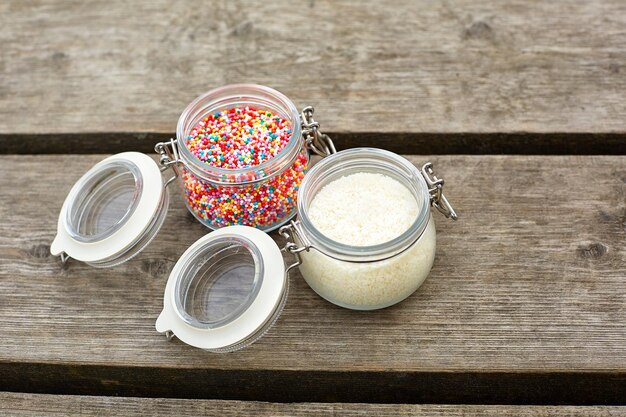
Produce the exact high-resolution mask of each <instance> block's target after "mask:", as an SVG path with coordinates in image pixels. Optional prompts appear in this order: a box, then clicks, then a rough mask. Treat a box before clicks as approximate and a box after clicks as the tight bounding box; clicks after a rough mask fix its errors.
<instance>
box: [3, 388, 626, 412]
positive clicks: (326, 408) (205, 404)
mask: <svg viewBox="0 0 626 417" xmlns="http://www.w3.org/2000/svg"><path fill="white" fill-rule="evenodd" d="M0 411H3V412H4V413H6V415H10V416H15V417H18V416H39V415H46V416H66V415H80V416H126V417H132V416H147V415H150V416H154V417H159V416H167V417H170V416H172V415H175V416H180V417H187V416H189V417H198V416H215V417H229V416H241V415H247V416H257V417H266V416H267V417H269V416H272V417H282V416H285V417H286V416H294V417H298V416H302V417H305V416H320V415H332V416H337V417H341V416H345V417H348V416H388V417H395V416H422V417H440V416H449V417H478V416H484V417H496V416H501V417H505V416H518V417H544V416H553V417H561V416H567V417H574V416H585V417H603V416H607V417H608V416H613V417H617V416H626V408H625V407H532V406H472V405H405V404H393V405H392V404H340V403H333V404H320V403H294V404H275V403H262V402H244V401H215V400H212V401H210V400H176V399H163V398H119V397H87V396H63V395H41V394H40V395H34V394H20V393H9V392H3V393H0Z"/></svg>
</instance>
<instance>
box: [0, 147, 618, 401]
mask: <svg viewBox="0 0 626 417" xmlns="http://www.w3.org/2000/svg"><path fill="white" fill-rule="evenodd" d="M101 158H103V156H102V155H93V156H75V155H66V156H3V157H1V158H0V164H1V166H2V167H3V169H2V171H3V183H2V200H1V202H0V334H2V335H3V342H2V344H0V372H1V374H2V375H3V378H2V379H0V385H1V386H0V389H4V390H24V391H31V390H35V391H40V392H43V391H46V390H50V392H55V393H93V392H105V393H110V394H121V395H132V396H135V395H144V396H146V395H147V396H155V395H156V396H184V397H187V398H189V397H210V398H216V397H219V398H224V399H261V400H272V401H307V400H309V401H310V400H314V401H361V402H372V401H374V402H442V401H443V402H448V403H452V402H454V403H459V402H463V403H468V402H470V403H476V402H481V401H482V402H485V403H493V402H499V403H502V402H503V401H505V400H506V401H510V402H512V403H521V402H530V403H536V404H541V403H543V404H555V403H560V402H561V403H562V402H570V403H577V404H584V403H599V402H604V401H607V402H609V403H620V402H624V401H625V400H626V326H625V324H624V323H626V309H625V306H626V287H625V286H624V282H625V281H624V280H625V278H626V269H625V264H626V263H625V261H626V201H625V200H626V198H625V195H626V164H625V158H624V157H615V156H613V157H609V156H605V157H591V156H588V157H576V156H562V157H556V156H553V157H523V156H437V157H433V158H432V160H433V162H434V163H435V166H436V168H437V171H438V172H440V173H441V175H442V176H443V177H444V178H445V179H446V188H447V194H448V196H449V198H450V200H451V201H452V202H453V204H454V205H455V208H456V209H457V210H458V212H459V213H460V216H461V218H460V220H459V222H457V223H452V222H449V221H445V220H444V219H442V218H437V226H438V245H439V246H438V255H437V259H436V261H435V266H434V268H433V271H432V273H431V276H430V277H429V279H428V280H427V281H426V283H425V284H424V285H423V286H422V288H421V289H420V290H419V291H418V292H417V293H415V294H414V295H413V296H411V297H409V298H408V299H407V300H406V301H404V302H403V303H401V304H400V305H397V306H395V307H392V308H389V309H385V310H382V311H376V312H369V313H363V312H355V311H348V310H345V309H341V308H338V307H335V306H333V305H331V304H329V303H327V302H325V301H324V300H322V299H320V298H319V297H318V296H316V295H315V294H314V293H313V291H312V290H310V289H309V288H308V287H307V285H306V283H305V282H304V281H303V280H302V278H301V276H300V275H299V274H297V273H296V274H294V275H293V277H292V286H291V293H290V298H289V300H288V303H287V306H286V308H285V311H284V313H283V315H282V317H281V318H280V319H279V321H278V322H277V325H276V326H275V327H274V328H273V329H272V330H271V331H270V332H269V333H268V334H267V336H266V337H265V338H264V339H262V340H261V341H260V342H258V343H256V344H255V345H253V346H251V347H250V348H248V349H246V350H244V351H241V352H237V353H233V354H227V355H216V354H209V353H206V352H203V351H200V350H197V349H193V348H190V347H188V346H186V345H184V344H182V343H180V342H179V341H175V342H172V343H170V342H167V341H166V340H165V337H163V336H162V335H159V334H157V333H156V331H155V330H154V321H155V319H156V317H157V315H158V314H159V312H160V310H161V308H162V295H163V289H164V286H165V281H166V279H167V276H168V273H169V271H170V269H171V267H172V266H173V264H174V262H175V261H176V259H177V258H178V257H179V256H180V255H181V254H182V252H183V251H184V250H185V249H186V248H187V247H188V246H189V245H190V244H191V243H192V242H194V241H195V240H196V239H198V238H199V237H200V236H202V235H203V234H205V233H206V232H207V230H206V229H205V228H203V227H202V226H201V225H200V224H198V223H197V222H195V221H193V220H192V218H191V216H190V215H189V214H188V213H187V211H186V209H185V208H184V205H183V203H182V198H179V197H178V196H177V195H176V193H174V195H173V197H172V203H171V209H170V213H169V215H168V218H167V220H166V222H165V224H164V227H163V230H162V232H161V233H160V234H159V235H158V236H157V238H156V240H155V241H154V242H153V243H152V244H151V245H150V246H149V247H148V248H147V249H146V251H145V252H144V253H143V254H142V255H140V256H139V257H138V258H136V259H134V260H132V261H130V262H128V263H127V264H124V265H122V266H120V267H116V268H112V269H94V268H91V267H89V266H86V265H82V264H80V263H77V262H70V263H69V264H68V265H67V266H66V267H63V266H62V265H61V264H60V262H59V261H58V260H57V259H54V258H51V257H50V256H49V252H48V251H49V246H48V245H49V244H50V242H51V240H52V238H53V236H54V233H55V228H56V218H57V216H58V212H59V210H60V207H61V204H62V202H63V199H64V198H65V195H66V193H67V192H68V191H69V189H70V187H71V185H72V183H73V182H74V181H75V180H76V179H78V178H79V177H80V175H81V174H82V173H83V172H84V171H85V170H86V169H88V168H89V167H90V166H91V165H92V164H94V163H95V162H97V161H98V160H100V159H101ZM410 159H411V160H412V161H414V162H415V163H416V164H418V163H421V162H424V161H425V160H426V159H427V158H425V157H415V156H413V157H410ZM268 383H271V384H272V387H271V389H270V388H268Z"/></svg>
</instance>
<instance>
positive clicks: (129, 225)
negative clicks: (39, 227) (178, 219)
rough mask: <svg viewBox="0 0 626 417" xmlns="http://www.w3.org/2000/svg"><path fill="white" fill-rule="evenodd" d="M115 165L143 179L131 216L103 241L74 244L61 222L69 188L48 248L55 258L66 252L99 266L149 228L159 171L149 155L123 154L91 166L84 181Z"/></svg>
mask: <svg viewBox="0 0 626 417" xmlns="http://www.w3.org/2000/svg"><path fill="white" fill-rule="evenodd" d="M118 161H123V162H129V163H131V164H133V165H135V166H136V167H137V168H138V169H139V172H140V173H141V176H142V181H143V186H142V191H141V196H140V197H139V200H138V203H137V206H136V207H135V210H134V211H133V213H132V214H131V215H130V217H129V218H128V220H127V221H126V222H125V223H124V224H123V225H121V226H120V228H119V229H118V230H117V231H115V232H114V233H113V234H112V235H110V236H108V237H106V238H104V239H102V240H99V241H95V242H81V241H79V240H76V239H74V238H73V237H72V236H71V234H70V233H69V232H68V230H67V229H66V226H65V223H64V221H63V219H64V218H65V216H66V211H67V209H68V206H69V203H70V196H71V195H72V194H73V191H74V188H72V191H70V193H69V194H68V197H67V198H66V199H65V202H64V203H63V207H62V208H61V213H60V214H59V222H58V224H57V235H56V237H55V238H54V241H53V242H52V245H51V246H50V252H51V253H52V255H55V256H58V255H60V254H61V253H63V252H65V253H66V254H67V255H68V256H69V257H71V258H74V259H76V260H78V261H82V262H98V261H102V260H104V259H109V258H112V257H115V256H116V255H119V254H122V253H124V252H125V251H126V249H128V248H129V247H130V246H131V245H132V244H133V243H134V242H136V241H137V239H138V238H139V237H140V236H141V235H142V233H144V231H145V230H146V228H147V227H148V226H149V225H150V223H151V221H152V219H153V217H154V216H155V215H156V211H157V210H158V208H159V204H160V201H161V199H162V197H163V193H164V190H165V189H164V186H163V178H162V176H161V172H160V170H159V167H158V166H157V164H156V162H154V161H153V160H152V158H150V157H149V156H148V155H145V154H143V153H140V152H124V153H120V154H117V155H113V156H110V157H108V158H106V159H105V160H103V161H100V162H99V163H97V164H96V165H94V166H93V167H92V168H91V169H90V170H89V171H87V172H86V173H85V175H84V176H83V178H84V177H87V176H89V175H91V174H92V173H93V172H94V171H97V170H99V169H101V168H102V167H103V166H105V165H110V164H111V163H114V162H118ZM77 185H78V183H77V184H76V185H74V187H77Z"/></svg>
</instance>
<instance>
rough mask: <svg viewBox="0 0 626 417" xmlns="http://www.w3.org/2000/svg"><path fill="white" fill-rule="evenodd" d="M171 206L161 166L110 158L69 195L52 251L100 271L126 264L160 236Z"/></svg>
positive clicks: (131, 155) (134, 155)
mask: <svg viewBox="0 0 626 417" xmlns="http://www.w3.org/2000/svg"><path fill="white" fill-rule="evenodd" d="M168 201H169V199H168V195H167V191H166V189H165V187H164V186H163V179H162V177H161V172H160V170H159V167H158V166H157V164H156V163H155V162H154V161H153V160H152V159H151V158H150V157H149V156H147V155H145V154H142V153H139V152H124V153H120V154H117V155H113V156H110V157H108V158H106V159H105V160H103V161H101V162H99V163H98V164H96V165H95V166H93V167H92V168H91V169H90V170H89V171H87V172H86V173H85V174H84V175H83V176H82V177H81V178H80V179H79V180H78V181H77V182H76V184H74V186H73V187H72V189H71V190H70V192H69V194H68V196H67V197H66V199H65V202H64V203H63V207H62V208H61V213H60V215H59V221H58V224H57V235H56V237H55V238H54V241H53V242H52V245H51V247H50V252H51V253H52V254H53V255H61V254H66V255H67V256H69V257H71V258H74V259H77V260H79V261H83V262H86V263H88V264H90V265H93V266H99V267H104V266H113V265H117V264H119V263H121V262H124V261H126V260H128V259H130V258H131V257H133V256H135V255H136V254H137V253H139V252H140V251H141V250H142V249H143V248H144V247H145V246H146V245H147V244H148V243H149V242H150V241H151V240H152V238H153V237H154V236H155V235H156V233H157V232H158V230H159V229H160V227H161V225H162V224H163V220H164V219H165V213H166V211H167V206H168Z"/></svg>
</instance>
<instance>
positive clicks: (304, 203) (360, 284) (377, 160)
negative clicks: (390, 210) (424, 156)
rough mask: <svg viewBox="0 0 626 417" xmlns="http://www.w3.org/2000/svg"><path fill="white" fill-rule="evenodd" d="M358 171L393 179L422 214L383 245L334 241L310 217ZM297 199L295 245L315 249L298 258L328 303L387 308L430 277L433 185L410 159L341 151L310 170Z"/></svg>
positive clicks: (359, 150) (380, 152)
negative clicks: (327, 192)
mask: <svg viewBox="0 0 626 417" xmlns="http://www.w3.org/2000/svg"><path fill="white" fill-rule="evenodd" d="M356 172H370V173H380V174H383V175H386V176H390V177H392V178H394V179H395V180H397V181H399V182H400V183H401V184H403V185H405V186H406V187H407V188H408V189H409V190H410V191H411V193H412V194H413V196H414V197H415V199H416V201H417V203H418V204H417V205H418V213H416V216H415V221H414V223H413V224H412V225H411V226H410V227H409V229H408V230H407V231H406V232H404V233H403V234H402V235H400V236H398V237H396V238H395V239H393V240H390V241H388V242H383V243H381V244H378V245H373V246H351V245H345V244H341V243H339V242H335V241H333V240H331V239H329V238H327V237H326V236H324V235H323V234H322V233H321V232H320V231H319V230H317V229H316V228H315V226H314V225H313V223H312V222H311V221H310V219H309V217H308V208H309V207H310V205H311V202H312V201H313V199H314V197H315V194H316V193H317V192H318V191H319V190H320V189H321V188H323V187H324V185H326V184H328V183H330V182H332V181H334V180H335V179H337V178H339V177H342V176H345V175H349V174H351V173H356ZM298 198H299V200H298V219H299V227H298V229H299V230H298V233H297V234H296V240H297V243H298V244H299V245H302V246H308V247H310V249H309V250H307V251H303V252H301V253H300V255H299V256H300V260H301V262H302V263H301V265H300V272H301V273H302V276H303V277H304V279H305V280H306V282H307V283H308V284H309V286H310V287H311V288H312V289H313V290H314V291H315V292H317V293H318V294H319V295H320V296H322V297H323V298H325V299H326V300H328V301H330V302H332V303H334V304H336V305H339V306H341V307H345V308H350V309H355V310H374V309H380V308H385V307H389V306H391V305H393V304H396V303H398V302H400V301H402V300H404V299H405V298H406V297H408V296H409V295H411V294H412V293H413V292H414V291H415V290H416V289H417V288H419V286H420V285H421V284H422V283H423V282H424V280H425V279H426V277H427V276H428V274H429V272H430V269H431V267H432V265H433V262H434V259H435V247H436V230H435V223H434V220H433V219H432V216H431V213H430V198H429V194H428V186H427V184H426V182H425V180H424V178H423V177H422V176H421V174H420V172H419V171H418V170H417V168H415V167H414V166H413V165H412V164H411V163H409V162H408V161H407V160H406V159H404V158H402V157H400V156H398V155H396V154H393V153H391V152H387V151H383V150H380V149H368V148H357V149H351V150H348V151H343V152H339V153H337V154H335V155H332V156H330V157H327V158H325V159H324V160H323V161H322V162H321V163H319V164H318V165H316V166H315V167H313V169H311V171H310V172H309V174H308V175H307V178H306V179H305V181H304V182H303V184H302V188H301V190H300V193H299V196H298ZM357 215H358V214H357ZM381 215H383V214H381Z"/></svg>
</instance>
